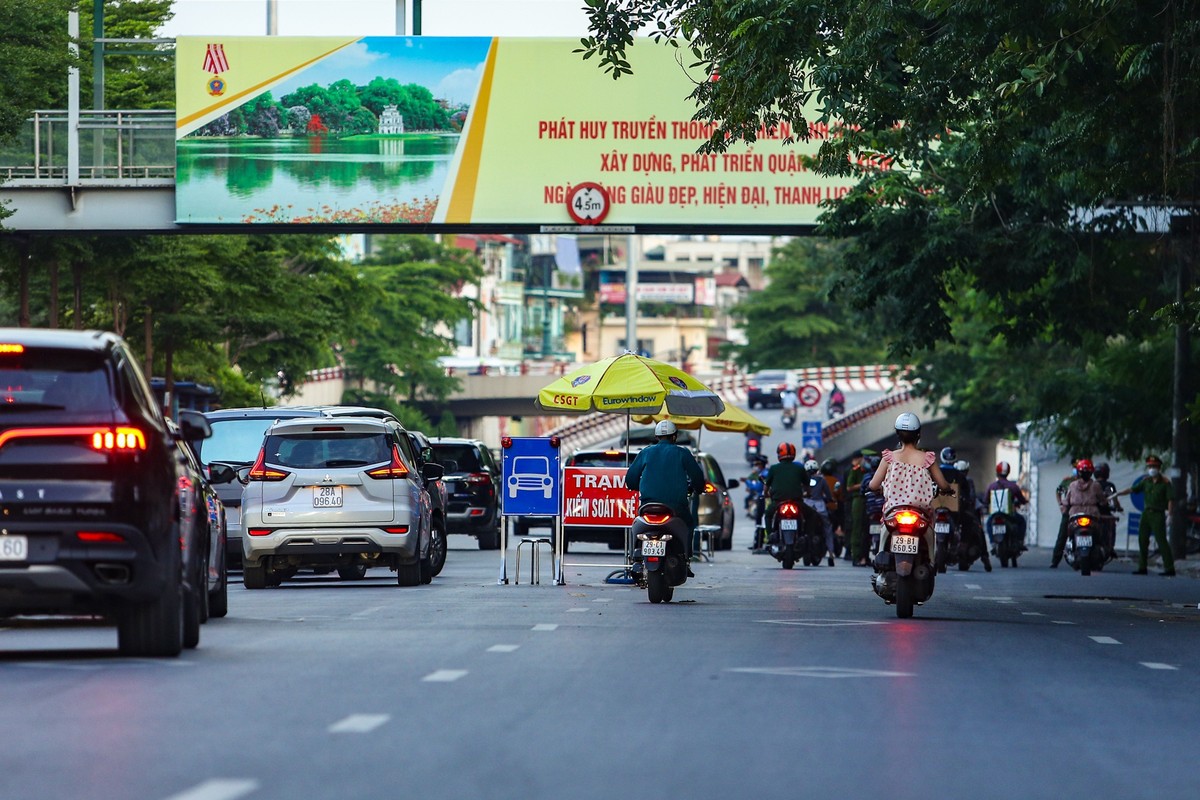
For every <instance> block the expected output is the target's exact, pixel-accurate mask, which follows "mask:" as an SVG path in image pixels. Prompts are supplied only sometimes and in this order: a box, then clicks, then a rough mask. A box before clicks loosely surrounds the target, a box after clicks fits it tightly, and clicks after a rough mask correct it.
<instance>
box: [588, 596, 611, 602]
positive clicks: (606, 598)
mask: <svg viewBox="0 0 1200 800" xmlns="http://www.w3.org/2000/svg"><path fill="white" fill-rule="evenodd" d="M592 602H593V603H611V602H612V598H611V597H597V598H596V599H595V600H593V601H592Z"/></svg>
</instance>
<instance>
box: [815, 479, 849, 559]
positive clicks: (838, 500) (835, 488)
mask: <svg viewBox="0 0 1200 800" xmlns="http://www.w3.org/2000/svg"><path fill="white" fill-rule="evenodd" d="M836 473H837V462H836V461H834V460H833V459H832V458H827V459H825V460H824V461H822V462H821V477H822V478H824V479H825V483H826V484H827V485H828V486H829V496H830V497H832V498H833V499H832V500H830V501H829V502H828V503H827V504H826V509H827V510H828V511H829V525H830V527H831V528H832V530H833V537H834V548H835V550H834V552H835V554H841V551H842V548H843V547H844V548H845V553H844V558H845V559H846V560H847V561H849V560H850V540H849V539H848V538H846V523H845V515H846V492H845V489H844V488H843V487H842V482H841V481H839V480H838V477H837V474H836ZM839 530H840V531H842V546H841V547H839V546H838V544H837V532H838V531H839Z"/></svg>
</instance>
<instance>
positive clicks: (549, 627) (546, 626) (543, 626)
mask: <svg viewBox="0 0 1200 800" xmlns="http://www.w3.org/2000/svg"><path fill="white" fill-rule="evenodd" d="M532 630H535V631H556V630H558V626H557V625H554V624H552V623H549V622H539V623H538V624H537V625H534V626H533V628H532Z"/></svg>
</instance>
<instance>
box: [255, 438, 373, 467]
mask: <svg viewBox="0 0 1200 800" xmlns="http://www.w3.org/2000/svg"><path fill="white" fill-rule="evenodd" d="M263 446H264V447H265V448H266V453H267V458H266V460H267V462H268V463H270V464H274V465H276V466H280V467H291V468H293V469H327V468H330V467H365V466H367V465H368V464H379V463H382V462H384V461H388V460H389V459H391V450H390V448H389V447H388V443H387V437H386V436H385V435H384V434H382V433H330V432H326V431H321V432H320V433H317V434H312V433H294V434H284V435H282V436H280V435H273V436H268V437H267V439H266V442H265V444H264V445H263Z"/></svg>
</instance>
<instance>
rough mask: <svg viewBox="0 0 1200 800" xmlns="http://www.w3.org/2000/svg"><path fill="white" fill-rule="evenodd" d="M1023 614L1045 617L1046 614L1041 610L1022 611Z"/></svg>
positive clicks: (1025, 615) (1024, 615)
mask: <svg viewBox="0 0 1200 800" xmlns="http://www.w3.org/2000/svg"><path fill="white" fill-rule="evenodd" d="M1021 616H1023V617H1044V616H1046V615H1045V614H1043V613H1042V612H1040V611H1022V612H1021Z"/></svg>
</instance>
